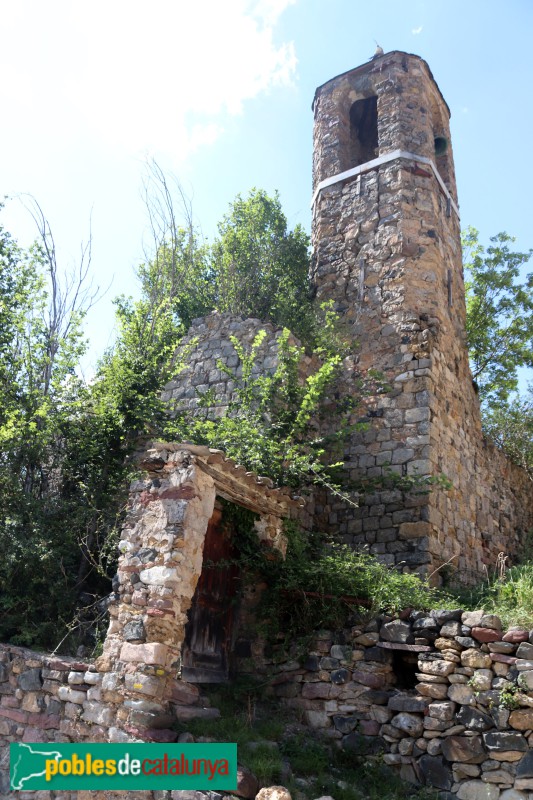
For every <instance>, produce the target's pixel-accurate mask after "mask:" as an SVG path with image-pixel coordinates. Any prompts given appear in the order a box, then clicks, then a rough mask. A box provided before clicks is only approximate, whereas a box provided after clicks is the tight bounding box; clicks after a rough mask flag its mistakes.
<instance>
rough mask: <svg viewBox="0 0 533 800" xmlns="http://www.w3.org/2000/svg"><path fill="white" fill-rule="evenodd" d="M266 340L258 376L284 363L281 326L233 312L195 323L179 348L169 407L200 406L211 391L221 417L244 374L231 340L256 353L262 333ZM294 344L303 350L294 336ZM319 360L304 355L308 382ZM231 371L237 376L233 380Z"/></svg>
mask: <svg viewBox="0 0 533 800" xmlns="http://www.w3.org/2000/svg"><path fill="white" fill-rule="evenodd" d="M261 330H263V331H265V332H266V336H265V339H264V340H263V343H262V345H261V346H260V347H259V348H258V350H257V353H256V357H255V362H254V366H253V369H252V376H253V377H257V376H258V375H261V374H272V373H273V372H274V371H275V369H276V367H277V365H278V346H279V338H280V336H281V333H282V329H281V328H277V327H275V326H273V325H271V324H270V323H269V322H261V321H260V320H258V319H242V317H238V316H234V315H232V314H219V313H218V312H217V311H214V312H213V313H211V314H209V315H208V316H206V317H200V318H199V319H195V320H194V321H193V324H192V326H191V328H190V330H189V331H188V333H187V336H185V337H184V338H183V339H182V340H181V342H180V346H179V347H178V349H177V351H176V354H175V356H174V361H175V364H176V373H177V374H176V376H175V377H174V378H173V379H172V380H171V381H170V382H169V383H168V384H167V386H165V389H164V391H163V394H162V398H163V400H164V401H166V402H167V403H168V404H169V408H170V411H171V413H174V414H175V413H177V412H179V411H181V410H184V409H188V410H192V411H195V410H197V409H198V408H199V401H200V399H201V397H202V396H203V395H204V394H205V393H206V392H208V391H210V392H211V397H212V400H211V401H210V402H209V407H210V409H212V410H211V411H210V413H211V414H213V415H214V416H216V415H217V414H220V413H222V412H223V410H224V409H225V408H226V407H227V405H228V403H229V402H230V400H231V399H232V398H234V392H235V382H236V381H235V379H237V380H238V379H239V378H240V377H241V376H242V364H241V363H240V359H239V356H238V355H237V352H236V351H235V347H234V346H233V344H232V342H231V338H230V337H234V338H235V339H237V340H238V341H239V343H240V344H241V345H242V346H243V347H244V349H245V351H246V352H250V350H251V347H252V343H253V341H254V339H255V337H256V336H257V334H258V333H259V331H261ZM290 344H294V345H296V346H300V343H299V341H298V340H297V339H296V338H295V337H294V336H291V337H290ZM315 363H316V360H314V359H312V358H311V357H309V356H303V357H302V360H301V363H300V370H301V376H302V379H305V378H306V377H307V375H308V373H309V371H310V370H311V369H312V367H313V365H314V364H315ZM221 365H223V367H224V368H225V370H228V372H230V373H233V374H234V375H235V378H233V377H230V375H228V374H227V372H226V371H225V370H224V369H220V366H221Z"/></svg>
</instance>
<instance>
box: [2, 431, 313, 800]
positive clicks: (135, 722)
mask: <svg viewBox="0 0 533 800" xmlns="http://www.w3.org/2000/svg"><path fill="white" fill-rule="evenodd" d="M141 467H142V469H143V470H144V475H142V476H141V478H140V479H139V480H136V481H134V482H133V484H132V486H131V491H130V500H129V509H128V514H127V517H126V520H125V523H124V526H123V530H122V535H121V540H120V542H119V551H120V553H121V555H120V558H119V564H118V574H117V577H116V579H115V580H114V582H113V588H114V592H113V594H112V595H111V597H110V603H109V614H110V624H109V628H108V632H107V636H106V639H105V642H104V647H103V653H102V655H101V656H100V657H99V658H97V659H96V661H95V662H94V663H86V662H81V661H79V660H76V659H70V658H62V657H56V656H53V655H52V656H49V655H44V654H41V653H33V652H31V651H29V650H25V649H23V648H18V647H15V646H11V645H0V798H3V797H8V796H9V775H8V769H9V743H10V742H17V741H24V742H81V741H91V742H136V741H148V742H174V741H176V740H177V739H178V734H177V733H176V731H175V730H173V728H172V726H173V723H174V722H176V721H187V720H189V719H192V718H207V717H213V716H219V712H218V710H217V709H214V708H210V707H209V705H208V702H207V701H206V700H205V698H202V696H201V694H200V691H199V689H198V687H197V686H196V685H194V684H191V683H188V682H186V681H184V680H182V678H181V675H180V670H181V647H182V644H183V640H184V631H185V623H186V621H187V611H188V609H189V607H190V604H191V600H192V597H193V594H194V590H195V587H196V584H197V581H198V579H199V577H200V574H201V571H202V563H203V545H204V539H205V534H206V530H207V525H208V522H209V519H210V517H211V515H212V513H213V509H214V504H215V497H216V495H219V496H221V497H224V498H225V499H227V500H231V501H233V502H236V503H240V504H244V505H246V507H248V508H250V509H252V510H254V511H256V512H257V513H258V515H259V518H258V520H257V522H256V530H257V536H258V539H259V540H260V541H263V542H264V543H265V546H267V547H273V548H277V549H279V550H281V551H282V552H283V551H284V548H285V546H286V542H285V538H284V535H283V530H282V519H283V518H284V517H286V516H290V514H291V512H292V511H293V510H294V509H296V508H297V507H298V503H297V502H295V501H293V500H292V498H291V497H290V494H289V493H288V492H287V491H285V490H280V489H273V488H272V487H271V486H270V485H267V484H265V483H263V482H262V481H261V479H258V478H257V476H255V475H253V474H251V473H247V472H245V470H244V469H243V468H240V467H239V466H238V465H236V464H235V463H234V462H233V461H231V459H227V458H225V456H224V455H223V453H221V452H220V451H215V450H210V449H209V448H207V447H195V446H194V445H187V444H183V445H176V444H174V445H171V444H166V445H165V444H157V443H154V444H153V446H152V447H151V448H150V449H149V450H148V451H147V452H146V453H144V455H143V457H142V460H141ZM244 610H245V611H246V609H244ZM104 794H105V798H106V800H107V797H108V794H106V793H104ZM152 794H153V793H151V792H145V793H140V797H145V798H152ZM156 794H157V795H158V800H161V798H160V797H159V795H161V797H163V796H164V797H165V798H170V797H171V793H169V792H167V793H156ZM49 796H50V793H49V792H44V793H43V794H42V797H40V798H39V800H45V798H48V797H49ZM116 796H121V795H120V793H119V794H117V795H116ZM175 796H176V797H181V795H179V794H174V793H172V797H175ZM26 797H28V798H30V800H33V797H34V793H32V792H28V793H24V792H22V793H21V794H20V798H21V800H25V798H26ZM75 797H77V800H86V798H87V800H88V799H89V797H97V795H95V793H90V792H87V793H84V792H78V793H63V794H62V795H61V800H74V798H75ZM102 800H104V795H102ZM154 800H155V799H154Z"/></svg>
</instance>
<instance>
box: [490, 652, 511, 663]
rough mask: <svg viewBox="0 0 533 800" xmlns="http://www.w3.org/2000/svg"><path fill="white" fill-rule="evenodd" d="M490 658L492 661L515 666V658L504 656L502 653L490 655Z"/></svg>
mask: <svg viewBox="0 0 533 800" xmlns="http://www.w3.org/2000/svg"><path fill="white" fill-rule="evenodd" d="M490 657H491V659H492V660H493V661H500V663H502V664H516V661H517V659H516V657H515V656H506V655H505V654H504V653H491V654H490Z"/></svg>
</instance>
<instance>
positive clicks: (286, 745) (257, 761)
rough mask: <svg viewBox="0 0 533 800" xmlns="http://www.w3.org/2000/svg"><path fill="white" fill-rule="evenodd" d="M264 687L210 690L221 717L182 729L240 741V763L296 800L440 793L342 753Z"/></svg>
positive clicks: (394, 798)
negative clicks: (268, 696) (267, 695)
mask: <svg viewBox="0 0 533 800" xmlns="http://www.w3.org/2000/svg"><path fill="white" fill-rule="evenodd" d="M263 689H264V687H263V686H262V685H261V684H259V683H257V682H256V683H254V682H251V681H250V680H249V679H246V680H241V679H238V680H237V681H236V682H235V685H234V686H221V687H217V689H216V690H215V691H210V693H209V697H210V701H211V704H212V705H213V706H215V707H217V708H219V709H220V712H221V717H220V718H219V719H212V720H211V719H210V720H191V721H189V722H187V723H182V724H181V725H180V726H179V729H180V731H185V730H187V731H189V732H190V733H192V734H193V736H195V738H196V737H199V736H204V737H208V738H212V739H215V740H217V741H231V742H237V745H238V754H239V762H240V763H241V764H243V765H244V766H245V767H247V768H248V769H249V770H251V772H253V773H254V775H255V776H256V777H257V778H258V780H259V783H260V785H261V786H272V785H279V784H281V785H283V786H286V787H287V789H288V790H289V791H290V792H291V795H292V797H293V798H294V800H313V798H317V797H320V796H321V795H331V796H332V797H334V798H335V800H407V798H417V800H436V798H437V792H436V791H435V790H431V791H429V790H426V789H417V787H414V786H413V785H411V784H408V783H404V782H403V781H401V780H400V779H399V778H398V777H397V776H396V775H395V774H394V772H393V771H392V770H391V769H389V768H388V767H387V766H385V765H384V764H383V763H381V762H380V760H379V757H378V758H373V759H371V758H368V757H360V756H357V755H355V754H354V753H353V752H350V751H347V750H341V749H340V748H338V747H337V746H336V744H334V743H332V742H331V741H329V740H327V739H323V738H322V737H320V735H319V734H318V732H315V731H310V730H309V729H306V728H304V726H302V725H301V724H300V723H299V722H298V720H297V714H296V713H295V712H294V711H293V710H290V709H286V708H284V707H281V706H280V705H279V704H278V703H276V702H275V701H268V700H265V698H264V696H262V692H263Z"/></svg>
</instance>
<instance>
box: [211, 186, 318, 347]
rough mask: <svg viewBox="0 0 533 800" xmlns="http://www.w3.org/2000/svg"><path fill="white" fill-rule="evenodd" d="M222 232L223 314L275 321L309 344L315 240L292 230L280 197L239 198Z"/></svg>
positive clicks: (219, 294)
mask: <svg viewBox="0 0 533 800" xmlns="http://www.w3.org/2000/svg"><path fill="white" fill-rule="evenodd" d="M218 231H219V238H218V239H217V240H216V241H215V243H214V245H213V261H212V268H213V273H214V280H215V285H216V305H217V308H218V310H219V311H229V312H231V313H232V314H240V315H241V316H244V317H257V318H258V319H260V320H263V321H271V322H274V323H275V324H277V325H280V326H284V327H287V328H289V329H290V330H292V331H293V332H294V333H295V334H296V335H297V336H299V337H300V338H302V339H304V340H308V339H309V338H310V336H311V330H312V327H313V322H312V318H313V314H312V304H311V300H310V291H309V282H308V268H309V237H308V236H307V234H306V233H305V232H304V230H303V229H302V228H301V226H299V225H297V226H296V227H295V229H294V230H293V231H289V230H288V227H287V218H286V217H285V214H284V213H283V211H282V209H281V203H280V200H279V196H278V194H277V193H276V194H275V195H274V197H269V196H268V195H267V194H266V192H264V191H262V190H259V189H252V190H251V191H250V193H249V195H248V197H246V198H244V197H242V196H241V195H237V197H236V199H235V200H234V202H233V203H232V204H231V206H230V210H229V212H228V213H227V214H226V215H225V216H224V218H223V220H222V222H221V223H220V225H219V228H218Z"/></svg>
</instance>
